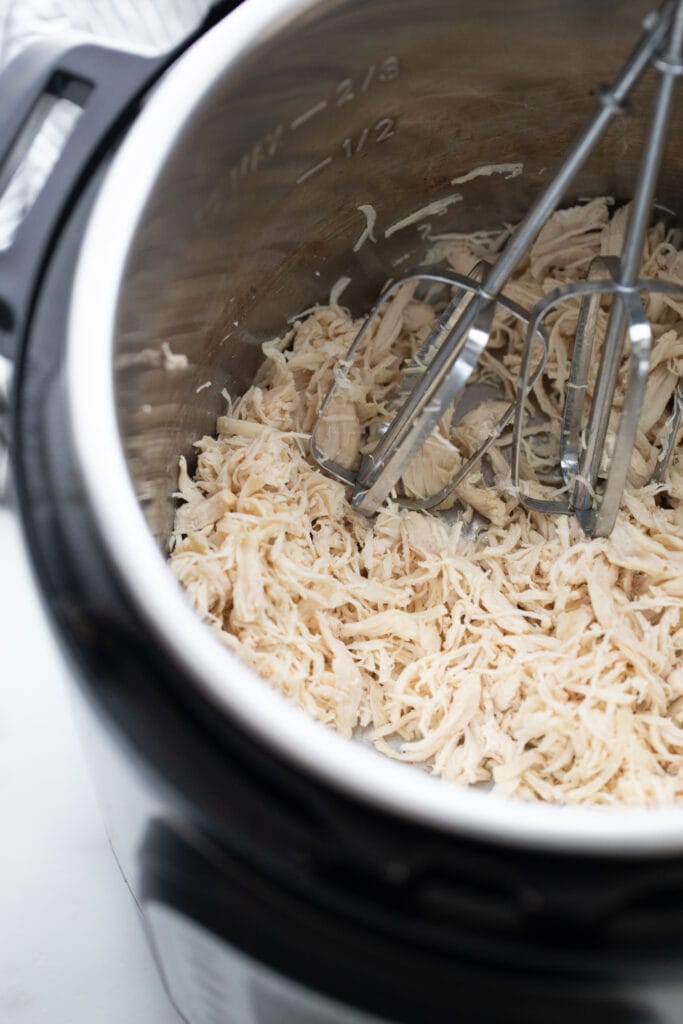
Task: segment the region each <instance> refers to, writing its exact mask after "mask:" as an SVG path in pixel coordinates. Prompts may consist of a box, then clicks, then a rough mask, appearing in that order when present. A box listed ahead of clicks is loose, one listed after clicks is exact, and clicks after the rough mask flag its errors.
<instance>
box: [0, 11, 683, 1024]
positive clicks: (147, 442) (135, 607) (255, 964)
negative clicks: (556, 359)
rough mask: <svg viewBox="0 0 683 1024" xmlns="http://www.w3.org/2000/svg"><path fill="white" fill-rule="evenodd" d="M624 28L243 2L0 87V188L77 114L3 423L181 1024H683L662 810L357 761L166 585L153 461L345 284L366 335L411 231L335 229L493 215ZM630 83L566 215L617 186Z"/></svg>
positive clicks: (624, 183) (10, 76)
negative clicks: (556, 800) (296, 319)
mask: <svg viewBox="0 0 683 1024" xmlns="http://www.w3.org/2000/svg"><path fill="white" fill-rule="evenodd" d="M233 8H234V9H233ZM646 13H647V9H646V7H645V6H644V4H643V2H642V0H599V2H597V0H572V2H568V0H514V2H510V0H480V2H478V3H472V2H466V0H275V2H266V0H246V2H244V3H242V4H241V5H239V6H236V7H235V6H234V5H232V4H229V3H228V4H218V5H215V6H214V7H212V9H211V11H210V13H209V15H208V16H207V19H206V21H205V22H204V24H203V25H202V26H201V27H200V28H199V29H198V30H197V31H196V32H195V33H194V35H193V36H192V38H190V39H188V40H186V41H185V42H184V43H183V44H182V45H181V46H179V47H178V48H177V49H176V50H174V51H173V52H171V53H167V54H165V55H164V56H162V57H158V56H156V57H151V56H148V55H144V54H139V53H126V52H123V51H117V50H114V49H110V48H107V47H104V46H98V45H95V44H83V45H79V46H77V47H75V48H72V49H69V50H60V49H58V48H56V47H55V46H54V45H52V44H49V45H48V44H42V45H38V46H37V47H34V48H32V49H30V50H28V51H26V52H25V53H24V54H22V55H21V56H20V57H18V58H17V59H16V60H15V62H14V63H13V64H12V65H10V67H9V68H8V69H7V70H6V72H5V73H4V74H3V77H2V79H1V80H0V81H1V86H0V104H1V108H2V109H1V113H0V117H1V121H0V186H3V187H4V185H5V184H6V183H7V181H8V180H9V178H10V177H11V175H12V173H13V172H14V170H15V168H16V167H17V165H18V164H19V163H20V161H21V158H22V157H23V155H24V154H25V153H26V151H27V148H28V147H29V145H30V142H31V138H32V137H33V135H34V133H35V130H36V126H37V124H38V123H39V121H40V112H41V110H42V109H43V106H44V103H45V101H46V97H47V98H48V99H50V98H55V97H66V98H68V99H70V100H71V101H72V103H74V104H76V105H77V106H78V107H79V109H80V116H79V117H78V119H77V120H76V123H75V127H74V129H73V131H72V133H71V135H70V137H69V140H68V142H67V143H66V145H65V147H64V149H63V151H62V153H61V156H60V157H59V159H58V161H57V164H56V166H55V167H54V169H53V171H52V173H51V175H50V177H49V179H48V180H47V182H46V183H45V185H44V187H43V188H42V190H41V191H40V193H39V195H38V196H37V198H36V199H35V201H34V203H33V205H32V207H31V209H30V210H29V212H28V213H27V215H26V217H25V218H24V220H23V222H22V223H21V225H20V227H19V229H18V231H17V233H16V236H15V238H14V240H13V242H12V244H11V245H10V246H9V248H7V249H6V250H5V251H3V252H2V253H1V254H0V351H1V352H2V355H3V357H4V358H5V359H6V360H9V364H10V365H11V368H12V374H11V385H10V389H9V399H8V401H7V402H6V404H5V407H4V408H0V415H2V414H3V413H4V431H5V433H6V434H7V435H8V436H9V443H10V460H11V466H12V475H13V486H14V492H15V498H16V505H17V508H18V512H19V515H20V517H21V521H22V524H23V529H24V534H25V538H26V542H27V546H28V549H29V551H30V556H31V560H32V565H33V570H34V575H35V580H36V583H37V586H38V588H39V590H40V592H41V594H42V595H43V598H44V604H45V608H46V610H47V613H48V615H49V617H50V619H51V621H52V623H53V626H54V629H55V631H56V634H57V635H58V637H59V639H60V641H61V646H62V650H63V653H64V657H65V658H66V659H68V661H69V662H70V665H71V668H72V674H73V678H74V681H75V683H76V685H77V689H78V692H79V693H80V695H81V700H80V702H79V704H80V707H81V712H80V714H81V717H82V726H83V728H82V733H83V737H84V741H85V743H86V746H87V748H88V750H89V752H90V758H91V762H92V765H93V771H94V773H95V775H96V777H97V781H98V783H99V788H100V792H101V795H102V801H103V806H104V810H105V814H106V817H107V822H108V827H109V830H110V834H111V837H112V843H113V847H114V850H115V853H116V855H117V857H118V860H119V863H120V865H121V869H122V871H123V873H124V875H125V877H126V879H127V881H128V885H129V888H130V890H131V892H132V894H133V896H134V898H135V899H136V901H137V902H138V904H139V907H140V910H141V914H142V920H143V923H144V927H145V929H146V931H147V934H148V937H149V941H150V943H151V945H152V948H153V950H154V953H155V957H156V959H157V962H158V966H159V970H160V971H161V973H162V975H163V978H164V982H165V985H166V987H167V989H168V993H169V996H170V998H171V999H172V1001H173V1002H174V1004H175V1006H176V1007H177V1009H178V1011H179V1012H180V1013H181V1015H182V1016H183V1018H184V1019H186V1020H187V1021H188V1022H190V1024H219V1022H220V1024H346V1022H349V1024H360V1022H367V1024H371V1022H377V1024H380V1022H385V1024H386V1022H397V1024H398V1022H401V1024H425V1022H428V1024H440V1022H443V1024H445V1022H452V1021H455V1020H458V1021H463V1022H467V1024H478V1022H481V1024H484V1022H486V1024H489V1022H506V1024H509V1022H520V1024H521V1022H524V1024H536V1022H537V1024H541V1022H543V1024H547V1022H548V1021H553V1022H555V1024H562V1022H567V1024H568V1022H575V1021H577V1020H582V1021H584V1022H586V1024H590V1022H598V1021H599V1022H600V1024H609V1022H615V1024H616V1022H619V1024H630V1022H633V1024H636V1022H638V1024H647V1022H653V1024H654V1022H667V1024H678V1022H680V1021H681V1020H683V808H681V807H664V808H661V809H602V810H597V809H585V808H571V807H558V806H550V805H544V804H540V803H539V804H533V803H530V802H526V803H525V802H523V801H518V800H514V799H503V798H502V797H499V796H497V795H496V794H494V793H491V792H488V791H487V790H485V789H481V788H470V789H468V788H465V787H459V786H455V785H451V784H447V783H445V782H443V781H440V780H439V779H437V778H435V777H433V776H430V775H429V774H428V773H426V772H423V771H421V770H418V769H416V768H413V767H410V766H407V765H404V764H400V763H397V762H393V761H390V760H388V759H384V758H382V757H381V756H380V755H379V754H377V753H376V752H375V751H373V750H372V749H370V748H369V747H367V746H366V745H364V744H363V743H362V742H361V741H354V742H351V741H347V740H344V739H342V738H341V737H339V736H337V735H336V734H334V733H332V732H331V731H330V730H329V729H327V728H326V727H324V726H323V725H321V724H319V723H316V722H314V721H312V720H310V719H308V718H307V717H306V716H305V714H304V713H303V711H301V710H299V709H298V708H296V707H294V706H292V705H290V704H289V703H288V702H287V701H286V699H285V698H284V697H283V696H281V695H280V694H278V693H276V692H275V691H273V690H272V689H271V688H270V687H269V686H268V685H267V684H266V683H265V682H263V681H262V680H259V679H258V678H256V676H255V675H254V674H253V673H252V672H251V670H250V669H248V668H247V667H246V666H245V665H244V664H243V663H242V662H241V661H240V660H239V658H238V657H237V656H235V655H234V654H233V653H231V652H230V651H229V650H227V649H226V648H225V647H224V646H222V645H221V644H220V643H219V641H218V640H217V639H216V638H215V637H214V635H213V634H212V633H211V632H210V630H209V629H208V628H207V627H206V626H205V625H204V624H203V623H202V622H201V621H200V619H199V618H198V616H197V615H196V614H195V612H194V610H193V609H192V608H191V607H190V604H189V602H188V601H187V599H186V597H185V596H184V594H183V593H182V592H181V590H180V588H179V587H178V585H177V583H176V582H175V580H174V578H173V577H172V575H171V573H170V571H169V569H168V567H167V564H166V541H167V537H168V535H169V532H170V529H171V525H172V521H173V515H174V497H173V495H174V492H175V490H176V486H177V465H178V457H179V455H181V454H185V455H186V456H188V457H189V458H191V453H192V442H193V441H194V440H195V439H196V438H198V437H201V436H202V435H203V434H206V433H209V434H210V433H212V432H213V429H214V424H215V419H216V416H217V415H218V414H219V413H220V412H221V411H222V409H223V406H224V398H223V396H222V392H223V391H224V390H227V392H228V393H229V394H230V395H232V396H238V395H240V394H241V393H243V392H244V391H245V389H246V388H247V387H249V385H250V384H251V383H252V382H253V380H254V379H255V377H256V374H257V373H258V370H259V367H260V365H261V362H262V359H263V354H262V349H261V346H262V343H263V342H264V341H265V340H268V339H270V338H272V337H274V336H277V335H278V334H280V333H281V332H282V330H283V328H284V326H285V325H286V323H287V321H288V320H289V318H291V317H292V316H293V315H295V314H297V312H299V311H300V310H303V309H305V308H307V307H310V306H311V305H312V304H315V303H316V302H317V301H324V300H325V298H326V297H327V296H328V295H329V292H330V289H331V288H332V287H333V286H334V284H335V282H338V281H339V279H340V278H348V279H349V280H348V284H347V288H346V290H345V291H344V303H345V304H348V306H349V307H350V308H351V309H353V310H355V311H357V312H362V311H363V310H365V309H367V308H368V305H369V302H370V299H371V298H372V297H374V296H375V295H376V294H377V292H378V290H379V289H380V287H381V286H382V284H383V283H384V282H385V281H386V280H387V278H390V277H393V276H395V275H396V273H397V267H400V266H401V265H402V263H404V262H405V261H407V260H410V262H411V263H413V264H415V263H419V262H420V260H421V259H423V258H425V257H426V249H427V245H428V241H429V240H428V238H427V234H428V232H426V231H424V230H421V224H420V223H411V224H410V225H409V226H408V227H407V228H406V230H402V231H396V232H392V233H389V232H387V233H386V235H385V234H384V233H382V232H380V231H377V232H376V237H377V244H375V245H372V246H368V245H365V246H362V247H360V248H359V247H357V246H355V242H356V240H357V238H358V236H359V233H360V230H361V229H362V228H363V226H364V225H365V219H364V215H363V214H362V213H361V212H359V207H362V206H365V207H368V206H371V207H372V208H373V210H374V212H375V214H376V223H377V225H378V226H381V225H382V224H385V225H386V224H392V223H396V222H397V221H399V220H401V219H403V220H406V219H407V220H410V215H411V213H412V212H413V211H414V210H415V209H416V208H418V207H425V206H428V205H429V204H430V203H437V201H438V200H440V199H443V197H444V196H448V195H449V194H451V193H452V192H453V185H452V181H453V179H454V178H461V179H462V178H464V177H466V176H467V175H468V172H469V171H470V170H471V169H472V168H476V167H481V166H484V165H488V164H491V163H505V164H514V165H521V167H522V171H521V173H517V174H516V175H509V176H508V177H507V178H503V177H501V176H498V177H495V179H494V177H493V176H490V175H489V176H487V175H479V176H476V177H475V176H472V177H471V179H470V180H469V181H468V182H467V183H463V184H462V185H460V186H459V190H460V191H461V192H462V193H463V201H461V202H458V203H452V204H448V203H441V204H440V205H439V204H438V203H437V206H436V209H437V210H440V212H441V216H440V217H439V219H438V222H436V221H435V222H434V223H433V225H432V226H433V228H434V230H436V229H438V230H439V231H444V232H446V231H459V232H466V231H471V230H474V229H490V228H495V227H498V226H500V225H501V224H503V223H511V222H514V221H515V220H518V219H519V218H520V216H521V215H522V214H523V212H524V211H525V210H526V209H527V208H528V206H529V205H530V203H531V202H532V201H533V199H534V197H535V196H536V195H537V194H538V192H539V190H540V189H541V188H542V187H543V185H544V182H545V181H546V179H547V175H548V174H549V173H552V168H553V167H554V166H556V164H557V161H558V159H559V157H560V156H561V154H562V153H563V152H564V150H565V149H566V148H567V147H568V145H569V144H570V143H571V141H572V139H573V138H574V137H575V136H576V135H577V133H578V131H579V129H580V128H581V126H582V125H583V124H584V123H585V121H586V120H587V118H588V117H589V116H590V113H591V111H592V110H593V109H594V104H595V97H594V95H592V85H593V83H594V82H595V81H599V80H600V78H601V77H605V78H606V77H609V72H610V71H611V70H614V69H616V68H617V67H618V66H619V64H620V63H621V60H622V59H623V55H624V54H625V53H626V52H627V50H628V48H629V44H630V41H631V40H633V39H634V38H637V36H638V32H639V23H640V21H641V20H642V18H643V16H644V15H645V14H646ZM639 88H640V94H639V95H640V96H641V98H642V97H645V101H643V102H642V103H641V102H638V103H635V104H634V108H633V111H632V113H631V114H630V118H631V122H630V128H629V132H628V135H627V136H624V135H623V134H621V133H620V131H619V127H618V126H616V127H615V128H614V129H613V130H612V131H611V132H610V133H609V134H608V136H607V140H606V144H605V145H603V146H602V147H601V149H600V152H599V154H598V155H597V156H596V158H595V159H594V160H592V161H591V162H590V163H589V165H587V167H586V169H585V170H584V171H583V172H582V174H581V176H580V177H579V179H578V181H577V183H576V186H575V197H580V196H591V195H603V194H609V195H614V196H616V197H620V196H622V197H623V196H626V195H628V192H629V188H630V185H631V182H632V181H633V178H634V174H635V170H636V166H637V162H638V159H639V154H640V151H641V146H642V140H643V137H644V134H645V129H646V120H647V111H648V103H647V102H646V100H647V91H648V88H650V85H649V84H648V82H647V81H645V82H644V83H643V85H642V87H639ZM682 127H683V109H681V108H678V109H677V111H676V115H675V119H674V130H673V133H672V140H671V143H670V147H669V153H668V157H667V162H666V170H665V174H664V177H663V180H662V182H661V184H660V188H659V194H658V201H659V202H661V204H662V205H664V206H666V207H667V208H669V209H670V210H671V211H673V213H674V214H675V215H676V216H678V215H679V214H680V212H681V206H682V203H681V196H682V194H683V190H682V186H683V131H681V128H682ZM569 198H571V197H569ZM169 354H179V355H182V356H183V357H184V358H183V359H181V360H175V362H174V363H173V365H169ZM206 382H211V386H209V387H203V385H205V384H206Z"/></svg>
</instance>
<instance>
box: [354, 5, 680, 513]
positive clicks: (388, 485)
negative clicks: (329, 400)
mask: <svg viewBox="0 0 683 1024" xmlns="http://www.w3.org/2000/svg"><path fill="white" fill-rule="evenodd" d="M680 6H681V5H680V4H678V3H674V2H671V0H667V2H666V3H664V4H663V5H662V7H661V8H660V10H659V12H658V13H655V14H653V15H651V16H650V17H649V18H647V19H646V21H645V32H644V35H643V36H642V38H641V40H640V41H639V43H638V45H637V46H636V48H635V49H634V51H633V53H632V54H631V56H630V57H629V59H628V60H627V62H626V63H625V65H624V67H623V68H622V70H621V71H620V72H619V74H618V76H617V78H616V79H615V81H614V82H613V84H612V86H611V88H609V89H603V90H601V92H600V93H599V99H600V108H599V109H598V111H597V112H596V114H595V116H594V117H593V119H592V121H591V122H590V123H589V125H588V126H587V127H586V128H585V129H584V131H583V132H582V134H581V135H580V137H579V139H578V140H577V142H576V144H575V145H574V146H573V147H572V149H571V150H570V152H569V153H568V155H567V157H566V158H565V160H564V162H563V164H562V165H561V167H560V169H559V170H558V172H557V174H556V175H555V177H554V178H553V180H552V181H551V182H550V184H549V185H548V187H547V188H546V189H545V191H544V192H543V193H542V195H541V196H540V197H539V199H537V201H536V202H535V203H534V205H533V207H532V208H531V210H529V212H528V213H527V215H526V216H525V217H524V218H523V220H522V221H521V222H520V223H519V225H518V226H517V228H516V229H515V231H514V232H513V234H512V235H511V237H510V239H509V241H508V243H507V245H506V246H505V248H504V250H503V252H502V253H501V255H500V257H499V258H498V260H497V261H496V263H495V264H494V265H493V266H492V267H491V270H490V272H489V273H488V275H487V277H486V279H485V281H484V282H483V284H482V285H481V286H480V287H479V288H478V293H477V294H476V295H475V296H474V297H473V299H472V300H471V301H470V303H469V304H468V306H467V308H466V309H465V311H464V312H463V313H462V314H461V315H460V316H459V317H458V318H457V320H456V321H455V322H453V323H452V324H449V326H448V330H447V332H446V336H445V339H444V342H443V344H442V346H441V348H440V349H439V351H438V352H437V353H436V355H435V357H434V359H433V360H432V362H431V364H430V365H429V367H428V369H427V370H426V371H425V373H424V374H423V375H422V377H421V379H420V380H419V381H418V383H417V384H416V386H415V388H414V389H413V391H412V392H411V393H410V395H409V396H408V398H407V399H406V401H405V402H404V404H403V406H402V407H401V409H400V410H399V411H398V413H397V415H396V416H395V418H394V420H393V421H392V423H391V424H390V426H389V428H388V429H387V431H386V433H385V434H384V435H383V437H382V438H381V440H380V442H379V443H378V445H377V447H376V449H375V451H374V452H372V453H370V454H368V455H366V456H365V457H364V459H363V462H362V464H361V467H360V470H359V473H358V477H357V481H356V485H355V488H354V492H353V495H352V498H351V500H352V503H353V504H354V505H355V506H356V508H358V509H359V510H360V511H362V512H365V513H366V514H368V515H371V514H374V513H375V512H377V510H378V508H379V506H380V505H381V504H382V502H383V501H384V500H385V499H386V497H387V496H388V494H389V493H390V492H391V490H392V489H393V488H394V487H395V486H396V484H397V483H398V481H399V479H400V478H401V476H402V475H403V473H404V471H405V470H406V468H407V466H408V465H409V463H410V462H411V461H412V459H413V458H414V457H415V455H416V454H417V452H418V451H419V449H420V448H421V447H422V445H423V444H424V443H425V441H426V440H427V438H428V437H429V436H430V434H431V433H432V432H433V431H434V430H435V429H436V427H437V425H438V423H439V421H440V420H441V419H442V417H443V416H444V415H445V413H446V412H447V410H448V408H449V407H450V406H451V405H452V404H453V403H454V402H455V401H456V400H457V399H458V398H459V396H460V395H461V394H462V392H463V391H464V389H465V386H466V384H467V382H468V380H469V379H470V377H471V375H472V373H473V372H474V370H475V368H476V366H477V365H478V363H479V360H480V357H481V354H482V352H483V350H484V348H485V347H486V344H487V342H488V338H489V333H490V330H491V325H492V323H493V317H494V313H495V307H496V302H497V300H498V298H499V295H500V293H501V291H502V289H503V288H504V287H505V285H506V284H507V282H508V281H509V279H510V276H511V275H512V273H513V271H514V269H515V267H516V266H517V264H518V263H519V261H520V259H521V258H522V257H523V256H524V254H525V253H526V252H527V250H528V249H529V247H530V246H531V245H532V244H533V242H534V240H535V239H536V237H537V235H538V234H539V232H540V230H541V228H542V227H543V225H544V223H545V222H546V220H547V219H548V217H549V216H550V215H551V214H552V213H553V211H554V210H555V209H556V208H557V206H558V204H559V202H560V200H561V199H562V196H563V194H564V193H565V191H566V189H567V187H568V185H569V184H570V182H571V181H572V180H573V178H574V177H575V175H576V174H577V172H578V171H579V170H580V168H581V167H582V166H583V164H584V163H585V161H586V159H587V158H588V156H589V155H590V153H591V152H592V150H593V149H594V147H595V145H596V144H597V142H598V141H599V139H600V138H601V136H602V135H603V133H604V131H605V129H606V128H607V126H608V124H609V122H610V121H611V120H612V118H613V117H614V116H615V115H616V114H617V113H620V112H621V111H622V104H623V101H624V100H625V99H626V96H627V95H628V93H629V92H630V90H631V89H632V88H633V86H634V85H635V83H636V82H637V81H638V79H639V78H640V76H641V75H642V74H643V72H644V71H645V69H646V68H647V67H648V66H649V64H650V63H651V62H652V60H653V57H654V56H655V54H656V52H657V51H658V49H659V47H660V46H661V44H662V42H663V41H664V39H665V37H666V34H667V32H668V31H669V30H670V25H671V19H672V17H673V15H674V11H676V10H680ZM665 77H666V76H665ZM669 77H672V76H669ZM649 205H650V203H649V202H647V203H646V209H648V208H649ZM639 223H640V221H639V220H638V221H637V222H636V226H638V230H640V228H639ZM636 241H637V238H636V236H635V234H634V243H633V245H634V248H635V243H636ZM640 251H642V244H641V245H640V248H639V250H638V252H640ZM618 306H619V303H615V308H616V307H618ZM617 323H618V322H617ZM615 334H616V326H615ZM621 334H622V335H623V324H622V330H621ZM615 347H618V346H615ZM605 385H606V386H607V391H609V389H608V385H609V380H608V379H606V381H605ZM596 415H597V414H596Z"/></svg>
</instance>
